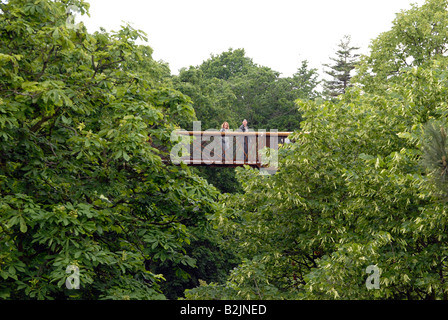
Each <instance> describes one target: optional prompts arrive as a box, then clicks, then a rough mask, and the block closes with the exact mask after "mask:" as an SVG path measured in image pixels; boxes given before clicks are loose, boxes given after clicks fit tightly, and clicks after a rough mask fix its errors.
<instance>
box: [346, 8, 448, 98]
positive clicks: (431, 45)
mask: <svg viewBox="0 0 448 320" xmlns="http://www.w3.org/2000/svg"><path fill="white" fill-rule="evenodd" d="M447 7H448V2H447V1H445V0H428V1H426V2H425V3H424V4H423V5H422V6H421V7H418V6H416V5H412V7H411V8H410V9H408V10H402V11H401V12H400V13H399V14H397V16H396V18H395V20H394V21H393V24H392V28H391V30H389V31H387V32H383V33H382V34H380V35H379V36H378V37H377V38H376V39H374V40H373V41H372V43H371V45H370V54H369V55H365V56H362V57H361V61H360V64H359V68H358V72H357V75H356V76H355V77H354V79H353V82H354V83H357V85H359V86H361V87H362V88H363V90H364V91H366V92H374V91H376V92H378V91H380V90H386V89H387V87H388V86H390V85H391V83H395V82H396V81H400V76H401V74H402V72H403V71H404V70H406V68H414V67H420V66H428V67H429V68H431V64H432V63H433V62H434V60H437V61H441V62H446V59H447V58H446V52H447V49H448V47H447V43H448V31H447V30H448V29H447V26H448V11H447Z"/></svg>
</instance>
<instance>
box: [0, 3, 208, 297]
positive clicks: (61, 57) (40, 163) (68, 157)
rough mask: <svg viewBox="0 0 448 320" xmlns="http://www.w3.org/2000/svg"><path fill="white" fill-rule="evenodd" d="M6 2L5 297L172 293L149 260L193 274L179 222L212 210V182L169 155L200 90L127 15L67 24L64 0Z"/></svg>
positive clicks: (0, 228)
mask: <svg viewBox="0 0 448 320" xmlns="http://www.w3.org/2000/svg"><path fill="white" fill-rule="evenodd" d="M70 3H71V4H75V5H77V6H78V7H79V8H80V10H81V12H85V10H86V9H87V7H88V5H87V4H85V3H84V2H82V1H71V2H70ZM1 6H2V15H0V75H1V77H0V141H1V142H2V143H1V144H0V277H2V281H1V282H0V297H1V298H11V299H29V298H37V299H52V298H61V297H66V298H88V299H92V298H93V299H95V298H113V299H123V298H139V299H153V298H159V299H160V298H163V294H161V292H160V287H159V285H158V282H160V281H162V280H163V279H164V278H163V276H162V275H160V274H159V273H155V271H154V270H155V269H157V268H158V266H160V265H161V264H165V263H170V264H172V265H174V266H176V268H178V269H179V272H178V273H179V275H180V277H182V278H183V277H185V271H183V269H184V268H187V267H188V268H192V267H193V266H194V264H195V260H194V259H192V258H191V257H189V256H188V255H187V254H186V251H185V246H186V245H187V244H188V243H190V239H191V235H190V230H189V228H187V227H186V225H185V224H184V223H185V221H188V223H189V224H190V225H194V226H200V225H202V224H204V223H206V216H207V215H208V214H211V213H213V212H214V210H215V209H216V207H215V204H214V201H215V200H216V191H215V190H214V189H213V188H210V186H209V185H208V184H207V183H206V181H205V180H203V179H201V178H199V177H197V176H195V175H194V174H192V172H191V171H190V170H189V169H188V168H185V167H180V168H170V167H167V166H165V165H164V164H163V162H162V158H161V157H163V156H164V155H166V154H167V153H168V152H169V148H170V147H171V143H170V141H169V137H170V134H171V131H172V130H173V128H175V127H176V126H178V125H179V123H180V122H182V121H183V122H188V121H191V120H193V119H194V117H195V115H194V110H193V108H192V105H191V100H190V99H189V98H188V97H187V96H185V95H183V94H182V93H180V92H178V91H176V90H174V89H173V88H172V87H171V86H170V83H169V82H167V81H165V80H166V79H165V77H166V76H167V74H169V70H168V71H167V69H166V66H165V65H163V64H160V63H158V62H156V61H154V60H153V59H152V58H151V52H152V49H151V48H149V47H146V46H138V45H136V44H135V42H134V41H135V40H137V39H145V35H144V34H143V33H142V32H140V31H138V30H135V29H133V28H131V27H130V26H124V27H123V28H122V29H121V30H119V31H117V32H112V33H107V32H105V31H104V30H102V31H101V32H96V33H94V34H88V33H87V30H86V29H85V28H84V27H83V26H82V25H79V26H78V27H77V28H76V29H75V28H70V27H69V26H68V25H67V4H66V3H65V1H48V0H39V1H25V2H24V1H17V0H11V1H8V3H6V4H2V5H1ZM209 189H210V190H209ZM69 266H77V267H78V268H79V271H80V287H81V289H80V290H79V291H76V292H73V291H71V290H69V289H67V288H66V287H65V279H67V277H68V276H69V275H68V274H67V272H66V270H67V268H68V267H69ZM3 280H4V281H3Z"/></svg>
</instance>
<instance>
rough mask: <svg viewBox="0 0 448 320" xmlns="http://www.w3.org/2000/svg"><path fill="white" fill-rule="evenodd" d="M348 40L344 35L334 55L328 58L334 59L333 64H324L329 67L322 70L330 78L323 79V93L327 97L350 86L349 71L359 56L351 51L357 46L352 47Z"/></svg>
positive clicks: (342, 91) (333, 96) (336, 94)
mask: <svg viewBox="0 0 448 320" xmlns="http://www.w3.org/2000/svg"><path fill="white" fill-rule="evenodd" d="M350 42H351V37H350V36H349V35H345V36H344V37H343V38H342V39H341V42H340V43H339V45H338V50H337V51H336V57H335V58H333V57H331V58H330V60H332V61H334V64H331V65H330V64H324V67H327V68H330V70H326V71H324V72H325V73H326V74H328V75H329V76H331V79H330V80H324V81H323V82H324V86H323V89H324V90H323V94H324V96H326V97H327V98H328V99H332V98H335V97H337V96H339V95H340V94H343V93H345V90H346V89H347V88H348V87H349V86H350V79H351V77H352V76H351V71H352V70H353V69H354V68H355V65H356V63H357V61H358V57H359V54H355V53H353V51H355V50H358V49H359V47H353V46H352V45H351V44H350Z"/></svg>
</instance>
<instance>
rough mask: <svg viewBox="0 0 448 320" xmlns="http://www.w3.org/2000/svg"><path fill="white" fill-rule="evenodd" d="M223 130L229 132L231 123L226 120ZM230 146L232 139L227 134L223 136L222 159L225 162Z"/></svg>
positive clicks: (222, 126)
mask: <svg viewBox="0 0 448 320" xmlns="http://www.w3.org/2000/svg"><path fill="white" fill-rule="evenodd" d="M219 131H221V132H228V131H229V123H228V122H226V121H224V122H223V124H222V125H221V130H219ZM229 148H230V141H229V137H226V136H225V135H224V136H222V161H223V162H224V159H225V156H226V151H227V149H229Z"/></svg>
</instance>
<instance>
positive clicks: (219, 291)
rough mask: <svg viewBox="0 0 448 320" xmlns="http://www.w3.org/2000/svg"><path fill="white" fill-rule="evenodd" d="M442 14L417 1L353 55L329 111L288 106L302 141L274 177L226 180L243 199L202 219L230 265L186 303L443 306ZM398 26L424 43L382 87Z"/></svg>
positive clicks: (285, 154) (243, 173) (438, 7)
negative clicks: (373, 285)
mask: <svg viewBox="0 0 448 320" xmlns="http://www.w3.org/2000/svg"><path fill="white" fill-rule="evenodd" d="M445 9H446V2H445V1H441V0H438V1H435V0H428V1H427V2H426V3H425V5H423V6H422V7H421V8H417V7H414V8H413V9H411V10H409V11H408V12H403V13H402V14H400V15H398V17H397V20H396V21H395V22H394V27H393V28H392V30H391V31H390V32H387V33H384V34H382V35H381V36H380V37H379V38H378V39H377V40H375V41H374V42H373V45H372V48H373V49H374V50H373V51H372V54H371V56H369V57H364V60H363V63H364V65H361V66H360V71H361V73H360V74H361V76H360V77H359V78H358V80H357V81H359V82H357V84H362V86H361V88H357V87H354V88H350V89H348V90H347V91H346V93H345V94H343V95H341V96H340V98H339V99H338V100H336V101H335V102H330V101H327V102H321V101H317V100H316V101H300V100H299V101H298V105H299V110H300V112H302V114H303V118H304V119H305V120H304V121H303V122H302V125H301V128H302V130H303V131H304V132H309V134H305V133H300V132H296V133H295V134H294V135H293V136H292V137H291V138H292V139H293V140H294V141H295V142H294V143H292V144H288V145H285V146H283V147H282V148H281V149H280V150H279V169H278V171H277V172H276V174H275V175H272V176H260V175H258V174H257V171H255V170H252V169H239V170H237V171H238V174H237V177H238V179H239V181H240V182H241V184H242V187H243V190H244V193H241V194H233V195H228V196H227V197H226V198H225V201H224V202H223V206H224V210H222V211H219V212H217V213H216V214H215V215H214V221H215V225H216V227H217V228H218V230H221V233H222V238H223V240H222V241H223V243H225V245H227V246H229V247H233V248H235V251H236V253H237V254H238V255H239V256H240V257H242V263H241V265H240V266H238V268H236V269H234V270H233V271H232V273H231V274H230V275H229V277H228V280H227V282H226V283H225V284H221V285H218V284H209V285H206V284H203V285H202V286H200V287H198V288H195V289H194V290H190V291H188V292H187V293H186V296H187V297H189V298H200V297H203V296H206V297H210V298H215V299H216V298H217V299H219V298H224V299H233V298H239V299H269V298H271V297H276V298H278V299H281V298H286V299H291V298H293V299H447V298H448V294H447V293H448V286H447V281H446V277H447V275H448V265H447V263H446V256H447V254H448V251H447V249H446V248H447V247H448V246H447V244H448V238H447V226H448V220H447V218H448V215H447V210H446V209H447V207H446V184H445V172H446V164H445V162H444V161H445V160H446V159H445V157H446V156H445V155H446V148H447V146H446V133H445V132H446V118H447V112H446V110H447V105H446V101H447V99H448V95H447V93H448V91H447V88H448V82H447V79H448V78H447V76H448V73H447V71H446V70H447V69H446V61H445V59H444V57H443V56H441V55H440V54H438V53H437V50H436V48H439V49H440V48H442V47H443V48H444V47H445V46H446V41H445V40H443V39H444V38H443V36H442V34H443V32H444V31H443V30H442V29H440V30H439V29H438V28H439V26H442V25H444V21H445V20H444V19H445V18H444V17H445V15H446V10H445ZM425 21H431V24H429V26H432V27H433V28H434V29H431V28H428V23H426V22H425ZM404 22H408V23H409V24H410V25H412V26H413V29H412V32H413V33H415V34H423V35H425V32H428V34H427V36H425V37H421V39H431V37H433V38H434V41H427V42H426V41H425V42H421V41H423V40H421V41H420V42H415V44H411V43H409V46H408V47H406V50H409V52H413V56H414V58H416V57H419V54H418V52H420V53H422V54H423V53H424V52H426V53H427V54H428V55H423V56H421V58H422V59H421V61H419V59H416V60H415V61H416V62H415V64H414V65H413V66H412V67H407V66H405V65H402V66H401V67H400V66H399V68H398V69H397V70H396V71H397V72H396V73H394V74H393V76H392V77H390V75H391V73H389V72H390V71H391V70H392V69H389V66H390V67H391V68H392V65H389V64H388V62H387V61H392V62H391V63H392V64H394V61H396V60H394V59H395V58H396V59H399V58H400V57H399V55H400V52H399V51H394V50H392V49H393V48H399V47H400V46H398V44H399V43H400V42H401V41H404V39H405V38H407V35H406V33H399V32H398V30H401V29H399V27H400V26H402V24H403V23H404ZM417 22H418V23H417ZM400 28H401V27H400ZM441 28H442V27H441ZM443 28H444V27H443ZM435 29H437V30H439V31H440V32H435V31H434V30H435ZM431 30H433V31H431ZM386 39H388V40H387V41H391V42H390V43H391V44H392V43H394V46H393V47H390V46H389V47H388V46H387V44H388V43H389V42H387V41H386ZM436 39H439V40H440V41H439V42H437V41H436ZM435 44H437V45H435ZM442 44H443V45H442ZM414 45H415V48H412V46H414ZM433 45H435V47H434V46H433ZM390 48H392V49H390ZM397 50H398V49H397ZM439 51H440V50H439ZM406 52H408V51H406ZM386 57H387V58H386ZM380 58H381V59H383V60H381V61H382V62H381V63H380ZM397 61H398V60H397ZM382 63H384V64H382ZM394 67H397V65H395V64H394ZM372 69H373V70H374V72H375V73H367V72H366V73H363V72H365V71H366V70H372ZM368 266H376V267H378V268H379V270H380V278H379V279H380V287H379V289H368V288H367V286H366V280H367V279H368V276H369V274H368V273H367V272H366V269H367V267H368ZM261 280H263V281H261ZM260 284H261V285H260ZM265 285H268V286H271V287H266V286H265ZM270 293H272V295H271V294H270Z"/></svg>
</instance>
